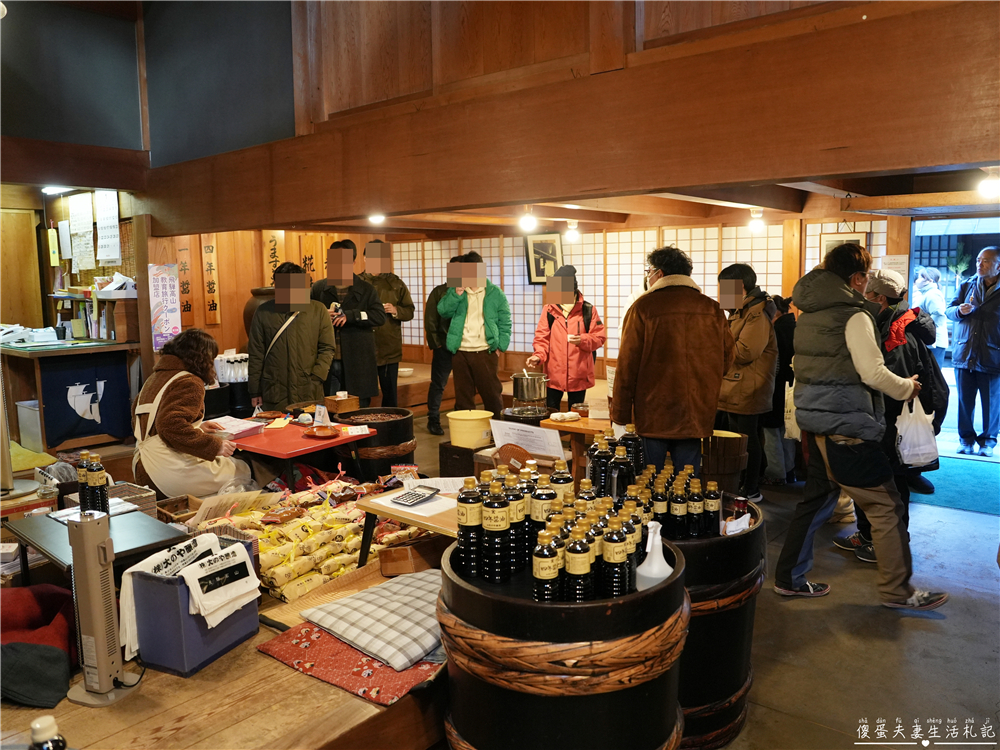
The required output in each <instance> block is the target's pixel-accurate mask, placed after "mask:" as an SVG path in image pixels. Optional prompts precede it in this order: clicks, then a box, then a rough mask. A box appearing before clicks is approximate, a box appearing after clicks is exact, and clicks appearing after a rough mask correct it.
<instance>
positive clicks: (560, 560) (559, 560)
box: [556, 546, 566, 570]
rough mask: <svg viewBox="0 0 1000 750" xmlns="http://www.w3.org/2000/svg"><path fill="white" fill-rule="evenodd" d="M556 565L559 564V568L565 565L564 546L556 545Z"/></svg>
mask: <svg viewBox="0 0 1000 750" xmlns="http://www.w3.org/2000/svg"><path fill="white" fill-rule="evenodd" d="M556 565H558V566H559V570H562V569H563V568H565V567H566V548H565V547H558V546H557V547H556Z"/></svg>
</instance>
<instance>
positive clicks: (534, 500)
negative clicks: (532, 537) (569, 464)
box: [529, 474, 556, 534]
mask: <svg viewBox="0 0 1000 750" xmlns="http://www.w3.org/2000/svg"><path fill="white" fill-rule="evenodd" d="M555 497H556V492H555V490H553V489H552V487H550V486H549V475H548V474H542V476H540V477H539V478H538V484H537V485H535V491H534V492H532V493H531V502H530V503H529V515H530V517H531V530H532V533H534V534H537V533H538V532H539V531H543V530H544V529H545V521H546V516H547V515H548V514H549V508H550V507H551V504H552V501H553V500H554V499H555Z"/></svg>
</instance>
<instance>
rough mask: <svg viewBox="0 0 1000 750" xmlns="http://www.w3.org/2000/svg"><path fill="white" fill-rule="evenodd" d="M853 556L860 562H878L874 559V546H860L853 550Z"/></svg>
mask: <svg viewBox="0 0 1000 750" xmlns="http://www.w3.org/2000/svg"><path fill="white" fill-rule="evenodd" d="M854 556H855V557H856V558H858V559H859V560H860V561H861V562H866V563H873V562H878V561H877V560H876V559H875V545H873V544H871V543H869V544H862V545H861V546H860V547H858V548H857V549H855V550H854Z"/></svg>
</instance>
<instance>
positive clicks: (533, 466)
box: [524, 458, 542, 485]
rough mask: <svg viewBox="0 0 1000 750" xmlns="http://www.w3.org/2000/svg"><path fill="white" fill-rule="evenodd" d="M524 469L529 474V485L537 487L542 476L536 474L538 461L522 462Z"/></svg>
mask: <svg viewBox="0 0 1000 750" xmlns="http://www.w3.org/2000/svg"><path fill="white" fill-rule="evenodd" d="M524 468H525V469H527V470H528V473H529V474H531V483H532V484H535V485H537V484H538V478H539V477H540V476H542V475H541V474H539V473H538V461H536V460H535V459H533V458H529V459H528V460H527V461H525V462H524Z"/></svg>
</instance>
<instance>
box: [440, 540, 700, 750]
mask: <svg viewBox="0 0 1000 750" xmlns="http://www.w3.org/2000/svg"><path fill="white" fill-rule="evenodd" d="M454 551H455V545H452V546H451V547H450V548H449V549H448V551H447V552H446V553H445V556H444V557H443V559H442V561H441V571H442V587H441V596H440V598H439V599H438V620H439V622H440V623H441V638H442V641H443V643H444V646H445V650H446V651H447V653H448V678H449V687H450V696H451V697H450V704H451V705H450V714H449V716H448V719H447V721H446V724H445V730H446V732H447V736H448V742H449V744H450V746H451V747H452V748H453V750H511V749H512V748H516V750H552V748H557V747H558V748H573V749H574V750H608V749H609V748H626V747H627V748H629V750H675V748H677V747H678V746H679V745H680V740H681V734H682V732H683V717H682V714H681V711H680V706H679V705H678V703H677V685H678V670H677V663H678V659H679V657H680V653H681V651H682V650H683V648H684V641H685V635H686V632H687V624H688V619H689V606H690V605H689V601H688V597H687V593H686V592H685V589H684V556H683V554H681V552H680V551H679V550H678V549H677V548H676V547H674V546H672V545H671V544H669V543H668V544H665V545H664V556H665V558H666V559H667V561H668V562H670V563H671V564H672V565H673V566H674V572H673V574H672V575H671V576H670V577H669V578H668V579H666V580H665V581H663V582H661V583H659V584H657V585H656V586H655V587H653V588H651V589H648V590H646V591H641V592H637V593H634V594H630V595H628V596H624V597H621V598H617V599H599V600H597V601H593V602H584V603H580V604H569V603H566V604H561V603H552V604H545V603H539V602H534V601H532V600H531V585H532V580H531V574H530V571H524V572H522V573H520V574H517V575H515V576H514V578H513V579H512V580H511V582H510V583H506V584H498V585H491V584H488V583H485V582H483V581H481V580H480V579H473V580H465V579H463V578H461V577H460V576H458V575H457V574H456V573H455V571H454V570H453V569H452V567H451V562H450V561H451V555H452V554H453V553H454Z"/></svg>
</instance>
